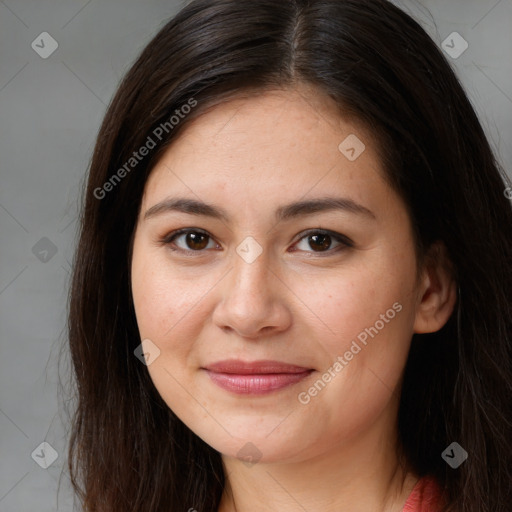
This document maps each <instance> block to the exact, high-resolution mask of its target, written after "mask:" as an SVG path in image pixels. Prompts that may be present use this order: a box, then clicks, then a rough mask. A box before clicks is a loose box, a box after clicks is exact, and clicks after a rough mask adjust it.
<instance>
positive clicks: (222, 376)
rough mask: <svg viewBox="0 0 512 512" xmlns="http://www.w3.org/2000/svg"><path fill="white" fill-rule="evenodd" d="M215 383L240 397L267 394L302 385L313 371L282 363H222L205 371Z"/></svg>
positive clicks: (209, 366)
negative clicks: (297, 384) (299, 383)
mask: <svg viewBox="0 0 512 512" xmlns="http://www.w3.org/2000/svg"><path fill="white" fill-rule="evenodd" d="M204 369H205V370H206V372H207V373H208V376H209V377H210V378H211V379H212V381H213V382H214V383H215V384H217V385H218V386H220V387H221V388H223V389H226V390H227V391H232V392H234V393H238V394H264V393H269V392H271V391H274V390H277V389H282V388H284V387H287V386H290V385H292V384H295V383H296V382H299V381H301V380H302V379H304V378H305V377H307V376H308V375H310V373H311V372H312V371H314V370H312V369H311V368H304V367H302V366H297V365H292V364H287V363H282V362H279V361H254V362H248V363H246V362H244V361H240V360H235V359H231V360H227V361H219V362H217V363H214V364H210V365H208V366H206V367H205V368H204Z"/></svg>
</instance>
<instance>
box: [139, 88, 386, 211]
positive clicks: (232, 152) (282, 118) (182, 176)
mask: <svg viewBox="0 0 512 512" xmlns="http://www.w3.org/2000/svg"><path fill="white" fill-rule="evenodd" d="M346 141H348V142H346ZM350 146H354V148H355V150H356V152H357V153H356V157H357V158H356V159H353V158H348V157H352V156H353V152H352V153H350V152H349V153H346V150H347V149H349V150H351V149H352V148H351V147H350ZM363 148H364V149H363ZM347 156H348V157H347ZM382 176H383V173H382V169H381V166H380V162H379V159H378V156H377V152H376V147H375V144H374V141H373V137H372V135H371V133H369V132H368V131H367V130H366V129H365V128H364V127H363V126H362V124H361V123H358V122H356V121H354V120H349V119H347V118H345V117H343V116H342V115H340V112H339V107H338V106H337V104H336V103H335V102H334V100H332V99H331V98H329V97H327V96H325V95H322V94H319V93H318V92H316V91H314V90H311V89H307V88H305V87H302V88H298V89H294V90H273V91H265V92H263V93H258V94H257V95H254V94H253V95H250V96H246V97H234V98H231V99H230V100H228V101H226V102H224V103H220V104H218V105H215V106H214V107H213V108H211V109H208V110H206V111H205V112H203V113H202V114H201V115H200V116H199V117H197V118H196V119H194V120H193V121H192V122H191V123H190V124H189V125H188V126H187V127H186V128H185V129H184V130H183V132H181V134H180V136H179V137H178V138H177V139H176V140H174V141H173V142H172V144H171V146H170V147H169V148H168V150H167V151H166V152H165V153H164V155H163V156H162V158H161V159H160V161H159V162H158V163H157V165H156V166H155V168H154V169H153V171H152V173H151V174H150V177H149V179H148V182H147V183H146V189H145V199H147V198H150V199H151V200H162V199H163V198H164V197H165V196H166V195H169V193H171V192H173V191H176V192H179V193H180V194H181V195H183V193H188V195H191V194H192V195H196V196H198V197H200V198H204V196H205V195H206V194H208V196H209V197H215V196H216V195H218V194H223V193H224V194H228V193H231V194H232V196H233V195H237V196H238V198H239V199H240V200H241V204H245V206H247V204H246V203H244V200H245V201H251V202H252V203H261V202H262V201H264V200H265V199H266V200H272V199H273V198H275V199H277V198H280V199H283V198H286V197H287V196H288V197H289V198H290V200H291V199H297V198H298V197H305V196H306V195H308V194H309V193H311V194H314V195H318V194H320V195H325V194H326V192H332V191H333V189H337V190H339V192H343V193H345V192H346V193H350V194H352V195H353V199H354V200H357V199H359V200H362V199H363V197H362V195H364V191H363V189H364V188H365V187H366V188H367V187H368V186H369V187H372V186H373V187H375V186H376V185H377V186H385V183H384V182H383V180H382V179H381V178H382ZM365 184H366V185H365ZM232 199H233V201H235V197H232ZM280 202H282V201H280Z"/></svg>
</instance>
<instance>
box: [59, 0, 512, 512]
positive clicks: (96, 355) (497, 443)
mask: <svg viewBox="0 0 512 512" xmlns="http://www.w3.org/2000/svg"><path fill="white" fill-rule="evenodd" d="M301 82H302V83H307V84H310V85H313V86H315V88H316V89H317V90H318V91H319V92H320V93H324V94H327V95H329V96H330V97H331V98H333V99H334V100H336V102H337V104H338V105H339V106H340V113H341V112H343V113H345V114H346V115H352V116H355V118H357V119H358V120H360V121H361V122H363V123H365V125H366V126H367V127H368V128H369V129H370V130H371V132H372V133H373V134H375V135H376V137H378V140H379V141H380V144H379V150H380V154H381V156H382V161H383V164H384V165H385V169H386V172H387V175H388V177H389V179H390V182H391V183H392V184H393V186H395V187H396V189H397V190H398V191H399V193H400V194H401V196H402V197H403V198H404V200H405V201H406V204H407V205H408V208H409V210H410V214H411V218H412V221H413V224H414V226H415V230H416V237H417V240H416V242H417V248H418V254H420V255H423V254H425V251H426V250H427V249H428V247H429V246H430V244H431V243H432V242H434V241H435V240H441V241H443V242H444V244H445V246H446V248H447V250H448V254H449V257H450V259H451V261H452V262H453V265H454V272H455V275H456V279H457V283H458V301H457V304H456V310H455V311H454V313H453V315H452V316H451V318H450V319H449V321H448V322H447V324H446V325H445V326H444V327H443V328H442V329H441V330H440V331H439V332H436V333H432V334H421V335H419V334H415V335H414V336H413V339H412V344H411V350H410V354H409V359H408V361H407V365H406V368H405V374H404V380H403V391H402V394H401V397H400V400H401V402H400V411H399V418H398V427H399V428H398V430H399V436H400V441H401V446H402V450H403V453H404V455H405V457H406V458H407V460H408V462H409V463H410V465H411V467H412V468H414V470H415V471H416V472H417V474H419V475H420V476H422V475H433V476H435V477H436V478H437V480H438V481H439V483H440V484H441V485H442V487H443V488H444V489H445V491H446V496H447V500H448V509H447V510H449V511H452V512H477V511H478V512H505V511H509V510H510V503H512V490H511V489H512V405H511V397H512V368H511V361H512V354H511V352H512V350H511V345H512V342H511V333H512V275H511V272H510V263H511V262H512V231H511V228H512V208H511V204H510V201H509V200H508V199H507V197H506V196H505V194H504V190H505V188H506V185H505V181H506V175H505V173H504V172H503V170H502V169H501V168H500V166H499V163H498V162H497V161H496V159H495V157H494V155H493V153H492V150H491V148H490V145H489V143H488V141H487V140H486V137H485V135H484V132H483V130H482V127H481V125H480V123H479V121H478V119H477V116H476V114H475V112H474V110H473V108H472V106H471V104H470V102H469V101H468V99H467V97H466V95H465V92H464V91H463V88H462V87H461V85H460V83H459V81H458V80H457V78H456V76H455V74H454V72H453V71H452V69H451V67H450V65H449V64H448V63H447V61H446V59H445V57H444V56H443V54H442V52H441V51H440V50H439V49H438V48H437V47H436V45H435V44H434V42H433V41H432V40H431V39H430V38H429V36H428V35H427V34H426V33H425V31H424V30H423V29H422V28H421V27H420V25H419V24H418V23H417V22H416V21H414V20H413V19H412V18H411V17H409V16H408V15H406V14H405V13H404V12H402V11H401V10H400V9H398V8H397V7H395V6H394V5H393V4H391V3H390V2H388V1H385V0H318V1H317V0H281V1H279V2H276V1H275V0H194V1H192V2H190V3H188V5H186V6H185V7H183V8H182V10H181V11H180V12H179V13H178V14H177V15H176V16H175V17H174V18H173V19H171V20H170V21H169V22H167V23H166V24H165V26H164V27H163V28H162V29H161V30H160V31H159V32H158V34H157V35H156V36H155V37H154V39H153V40H152V41H151V42H150V43H149V44H148V45H147V47H146V48H145V49H144V50H143V51H142V53H141V55H140V56H139V57H138V59H137V60H136V62H135V63H134V65H133V66H132V67H131V69H130V70H129V71H128V73H127V75H126V76H125V78H124V80H123V82H122V83H121V85H120V87H119V89H118V91H117V93H116V94H115V97H114V98H113V100H112V102H111V104H110V106H109V108H108V111H107V113H106V115H105V118H104V121H103V124H102V126H101V129H100V131H99V134H98V137H97V142H96V146H95V149H94V154H93V157H92V161H91V164H90V170H89V176H88V183H87V190H86V191H85V193H84V198H85V200H84V205H83V209H82V216H81V225H80V233H79V241H78V246H77V249H76V254H75V259H74V264H73V276H72V286H71V291H70V308H69V321H68V325H69V348H70V354H71V358H72V365H73V388H72V389H73V392H74V393H75V395H76V397H77V406H76V410H75V411H74V415H73V418H72V432H71V436H70V442H69V470H70V474H71V480H72V483H73V487H74V490H75V493H76V495H77V496H78V497H79V499H80V501H81V504H82V507H83V510H84V511H85V512H126V511H127V510H131V511H143V512H160V511H161V512H164V511H165V512H178V511H188V510H190V509H196V510H198V511H200V512H214V511H216V510H217V507H218V504H219V501H220V497H221V494H222V491H223V488H224V483H225V480H224V474H223V470H222V464H221V456H220V454H219V453H218V452H217V451H216V450H214V449H213V448H211V447H210V446H208V445H207V444H206V443H204V442H203V441H202V440H201V439H200V438H198V437H197V436H196V435H195V434H194V433H193V432H192V431H191V430H190V429H189V428H188V427H187V426H185V425H184V424H183V423H182V422H181V421H180V419H179V418H177V417H176V416H175V415H174V413H173V412H172V411H171V410H170V409H169V408H168V406H167V405H166V403H165V402H164V401H163V399H162V398H161V397H160V395H159V394H158V392H157V391H156V389H155V387H154V385H153V383H152V381H151V379H150V377H149V374H148V371H147V368H146V367H145V366H144V365H143V364H141V361H140V360H139V359H138V358H137V357H136V356H135V355H134V350H135V349H136V348H137V346H138V345H140V343H141V340H140V338H139V332H138V328H137V323H136V318H135V314H134V308H133V303H132V298H131V289H130V263H131V243H132V236H133V233H134V229H135V225H136V220H137V216H138V212H139V207H140V204H141V198H142V193H143V189H144V185H145V182H146V180H147V178H148V175H149V173H150V172H151V170H152V168H153V167H154V165H155V163H156V162H157V161H158V159H159V157H160V156H161V155H162V154H163V152H164V151H165V150H166V149H167V148H168V147H169V145H170V144H171V142H172V141H173V140H175V139H176V137H177V136H178V134H179V133H181V131H182V130H183V129H184V128H185V127H186V126H187V125H188V123H189V122H190V121H191V120H192V119H195V118H197V117H198V116H199V115H200V114H201V113H203V112H205V110H206V109H208V108H211V107H212V106H214V105H215V104H217V103H219V102H221V101H224V100H225V99H229V98H230V97H233V96H234V95H240V94H247V95H248V97H249V96H250V95H251V94H256V93H258V92H261V91H264V90H265V89H272V88H292V87H293V86H294V85H296V84H298V83H301ZM194 102H195V103H194ZM184 105H189V106H190V107H191V108H190V109H188V108H187V109H185V108H183V106H184ZM176 110H178V113H177V112H176ZM179 114H181V115H179ZM173 115H175V116H177V117H179V121H176V119H177V118H176V119H174V120H172V121H171V116H173ZM157 134H158V135H157ZM304 137H305V138H306V137H307V134H304ZM148 138H151V139H152V141H153V142H154V143H155V144H154V145H153V144H150V143H149V142H148V140H149V139H148ZM143 146H146V147H149V146H152V147H151V148H150V149H149V151H148V152H147V155H146V156H142V155H139V154H138V156H139V157H140V158H135V157H134V152H138V151H139V148H141V147H143ZM131 159H134V160H131ZM121 169H124V172H123V171H121ZM454 441H455V442H457V443H459V444H460V445H461V446H462V447H463V448H464V449H465V450H466V451H467V452H468V454H469V456H468V458H467V460H466V461H465V462H464V463H463V464H462V465H460V466H459V467H458V468H456V469H452V468H451V467H450V466H448V465H447V463H446V462H445V461H444V460H443V458H442V457H441V453H442V452H443V450H445V448H446V447H447V446H449V445H450V444H451V443H452V442H454Z"/></svg>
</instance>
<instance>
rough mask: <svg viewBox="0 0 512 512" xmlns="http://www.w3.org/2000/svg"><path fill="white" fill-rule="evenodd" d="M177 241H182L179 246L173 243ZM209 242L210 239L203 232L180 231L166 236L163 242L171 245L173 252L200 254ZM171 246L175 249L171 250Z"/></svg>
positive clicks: (192, 230)
mask: <svg viewBox="0 0 512 512" xmlns="http://www.w3.org/2000/svg"><path fill="white" fill-rule="evenodd" d="M179 239H181V240H182V242H181V244H182V245H181V246H180V245H179V244H177V243H176V242H175V240H179ZM209 240H211V237H210V236H209V235H208V234H206V233H204V232H203V231H198V230H194V229H181V230H179V231H175V232H173V233H171V234H170V235H168V236H167V237H166V238H165V239H164V240H163V242H164V243H165V244H169V245H171V249H172V250H174V251H183V252H201V251H202V250H203V249H206V248H208V242H209ZM212 243H213V241H212ZM173 245H174V246H176V248H173V247H172V246H173ZM214 245H215V244H214ZM210 248H212V247H210Z"/></svg>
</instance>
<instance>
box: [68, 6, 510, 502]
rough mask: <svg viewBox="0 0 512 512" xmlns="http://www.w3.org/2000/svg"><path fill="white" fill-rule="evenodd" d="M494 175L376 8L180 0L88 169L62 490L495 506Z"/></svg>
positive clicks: (502, 460)
mask: <svg viewBox="0 0 512 512" xmlns="http://www.w3.org/2000/svg"><path fill="white" fill-rule="evenodd" d="M505 180H506V175H505V174H504V173H503V171H502V170H501V168H500V167H499V164H498V163H497V162H496V160H495V158H494V156H493V154H492V151H491V149H490V146H489V144H488V142H487V140H486V138H485V135H484V133H483V130H482V128H481V125H480V124H479V121H478V119H477V117H476V115H475V112H474V110H473V109H472V107H471V105H470V103H469V101H468V99H467V97H466V95H465V93H464V91H463V90H462V88H461V86H460V84H459V82H458V81H457V79H456V77H455V75H454V73H453V71H452V70H451V68H450V66H449V65H448V64H447V62H446V60H445V58H444V57H443V55H442V53H441V52H440V51H439V50H438V49H437V47H436V46H435V44H434V43H433V42H432V40H431V39H430V38H429V37H428V36H427V34H426V33H425V32H424V31H423V29H421V27H420V26H419V25H418V24H417V23H416V22H415V21H413V20H412V19H411V18H410V17H409V16H407V15H406V14H405V13H403V12H402V11H401V10H399V9H398V8H397V7H395V6H394V5H392V4H391V3H389V2H387V1H384V0H364V1H360V0H357V1H356V0H320V1H312V0H310V1H308V0H285V1H283V2H277V3H276V2H272V1H270V0H258V1H254V0H251V1H248V0H247V1H246V0H236V1H233V0H208V1H206V0H195V1H192V2H191V3H189V4H188V5H187V6H186V7H184V8H183V9H182V10H181V11H180V12H179V13H178V14H177V15H176V16H175V17H174V18H173V19H172V20H171V21H169V22H168V23H167V24H166V25H165V26H164V27H163V28H162V30H161V31H160V32H159V33H158V34H157V35H156V37H155V38H154V39H153V40H152V41H151V42H150V43H149V45H148V46H147V47H146V48H145V49H144V51H143V52H142V54H141V55H140V57H139V58H138V59H137V61H136V62H135V64H134V65H133V67H132V68H131V69H130V71H129V72H128V73H127V75H126V77H125V79H124V81H123V82H122V84H121V86H120V87H119V90H118V91H117V94H116V95H115V97H114V99H113V101H112V103H111V105H110V107H109V109H108V111H107V113H106V116H105V119H104V122H103V125H102V127H101V130H100V133H99V135H98V139H97V143H96V147H95V150H94V155H93V158H92V162H91V167H90V172H89V179H88V186H87V191H86V194H85V204H84V210H83V216H82V223H81V233H80V240H79V244H78V248H77V251H76V258H75V262H74V274H73V284H72V290H71V303H70V315H69V338H70V350H71V354H72V358H73V365H74V371H75V373H74V375H75V379H76V382H77V394H78V399H79V400H78V406H77V410H76V415H75V417H74V419H73V431H72V436H71V439H70V452H69V455H70V463H69V465H70V471H71V476H72V482H73V485H74V487H75V491H76V492H77V494H78V495H79V497H80V499H81V501H82V505H83V509H84V510H85V511H91V512H92V511H98V512H99V511H109V512H113V511H116V512H117V511H121V510H123V511H124V510H137V511H138V510H140V511H173V512H174V511H181V510H183V511H189V512H191V511H193V510H197V511H201V512H202V511H212V512H213V511H221V512H232V511H238V512H250V511H256V510H307V511H311V512H312V511H316V510H322V511H340V510H351V511H353V510H364V511H386V512H400V511H404V512H411V511H422V512H427V511H428V512H438V511H453V512H470V511H471V512H473V511H478V512H484V511H485V512H491V511H492V512H498V511H505V510H508V507H509V503H510V499H511V498H512V485H511V483H512V446H511V440H512V435H511V433H512V429H511V426H512V408H511V401H510V397H511V382H512V375H511V373H512V371H511V337H510V332H511V328H512V325H511V324H512V321H511V318H512V315H511V314H512V307H511V305H512V303H511V299H510V297H512V276H511V272H510V269H509V261H510V260H511V258H512V237H511V231H510V228H511V227H512V209H511V205H510V202H509V200H508V199H507V197H506V194H505V193H504V191H505V189H506V184H505ZM320 253H321V254H320Z"/></svg>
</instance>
